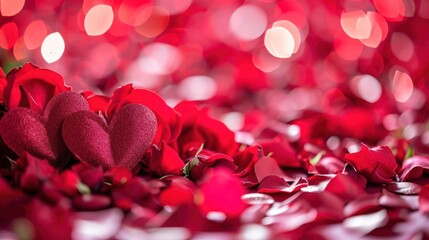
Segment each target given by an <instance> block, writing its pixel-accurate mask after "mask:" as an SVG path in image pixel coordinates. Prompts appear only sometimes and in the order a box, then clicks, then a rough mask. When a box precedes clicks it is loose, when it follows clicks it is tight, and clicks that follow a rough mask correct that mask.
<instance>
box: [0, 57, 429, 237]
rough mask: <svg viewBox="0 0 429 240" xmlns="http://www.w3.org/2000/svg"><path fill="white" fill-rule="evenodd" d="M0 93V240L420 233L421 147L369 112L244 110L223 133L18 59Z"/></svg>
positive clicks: (204, 121) (192, 112)
mask: <svg viewBox="0 0 429 240" xmlns="http://www.w3.org/2000/svg"><path fill="white" fill-rule="evenodd" d="M0 86H1V89H0V90H1V91H0V93H1V94H0V101H1V103H2V104H1V116H2V117H1V120H0V134H1V140H2V141H1V145H0V150H1V152H0V153H1V159H0V174H1V178H0V212H1V213H2V214H1V215H0V236H4V237H5V238H11V239H136V238H149V239H189V238H192V239H206V238H210V239H211V238H215V239H237V238H238V239H332V238H336V239H339V238H341V239H361V238H369V239H383V238H389V239H425V238H427V237H429V216H428V214H429V185H427V184H428V183H429V177H428V175H427V170H428V169H429V157H428V154H429V151H428V148H427V145H425V143H424V142H422V139H423V138H414V139H412V140H408V139H405V138H403V137H401V136H400V135H398V134H397V132H390V131H387V130H386V129H383V128H380V127H379V126H378V124H381V123H380V122H378V121H376V120H373V121H371V119H373V118H371V117H372V114H371V113H369V112H368V111H375V110H369V109H365V108H362V107H349V108H348V109H347V114H345V115H335V114H325V113H317V112H308V113H304V114H303V115H302V116H300V117H297V118H296V119H294V120H293V121H289V122H286V121H274V120H270V119H267V118H266V117H265V116H264V115H263V114H261V113H259V112H257V111H255V112H253V113H249V114H248V116H247V118H246V119H245V125H244V126H243V128H242V129H241V130H240V131H237V132H233V131H231V130H229V128H228V127H227V126H226V125H225V124H224V123H222V122H221V121H219V120H217V119H215V118H214V117H212V116H211V115H210V109H208V108H205V107H203V106H201V105H198V104H197V103H195V102H189V101H183V102H180V103H178V104H177V105H176V106H175V107H174V108H171V107H169V105H167V104H166V102H165V101H164V100H163V99H162V98H161V97H160V96H158V95H157V94H156V93H154V92H151V91H148V90H143V89H136V88H133V87H132V86H131V85H125V86H123V87H121V88H118V89H117V90H116V91H115V92H114V93H113V95H112V96H111V97H107V96H102V95H95V94H93V93H91V92H83V93H76V92H72V91H70V89H69V88H68V87H66V86H64V83H63V79H62V77H61V75H59V74H58V73H56V72H54V71H51V70H48V69H41V68H38V67H36V66H34V65H32V64H31V63H26V64H24V65H23V66H22V67H21V68H15V69H13V70H12V71H10V72H9V73H8V74H7V75H6V76H4V74H3V73H2V75H1V78H0ZM423 122H425V124H426V126H427V119H423ZM296 129H298V134H296ZM291 132H292V133H294V132H295V134H291Z"/></svg>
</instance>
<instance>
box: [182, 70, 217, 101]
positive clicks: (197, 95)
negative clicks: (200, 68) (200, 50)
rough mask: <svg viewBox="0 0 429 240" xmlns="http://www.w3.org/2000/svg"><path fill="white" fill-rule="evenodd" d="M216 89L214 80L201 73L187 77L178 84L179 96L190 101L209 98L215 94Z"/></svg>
mask: <svg viewBox="0 0 429 240" xmlns="http://www.w3.org/2000/svg"><path fill="white" fill-rule="evenodd" d="M216 91H217V84H216V81H215V80H213V78H211V77H208V76H203V75H201V76H191V77H187V78H185V79H183V80H182V81H181V82H180V84H179V86H178V93H179V95H180V97H181V98H182V99H186V100H192V101H198V100H207V99H210V98H211V97H213V96H214V95H215V94H216Z"/></svg>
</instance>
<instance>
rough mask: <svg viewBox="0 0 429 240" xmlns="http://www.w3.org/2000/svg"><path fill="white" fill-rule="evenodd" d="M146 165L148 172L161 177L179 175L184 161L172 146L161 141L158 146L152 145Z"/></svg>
mask: <svg viewBox="0 0 429 240" xmlns="http://www.w3.org/2000/svg"><path fill="white" fill-rule="evenodd" d="M147 165H148V168H149V171H150V172H152V173H154V174H155V175H157V176H161V177H163V176H166V175H181V174H182V169H183V167H184V166H185V163H184V162H183V160H182V159H181V158H180V156H179V155H178V154H177V152H176V151H175V150H174V149H173V148H171V147H170V146H168V145H167V144H166V143H165V142H162V144H161V146H160V148H158V147H157V146H156V145H153V146H152V156H151V158H150V159H149V160H148V163H147Z"/></svg>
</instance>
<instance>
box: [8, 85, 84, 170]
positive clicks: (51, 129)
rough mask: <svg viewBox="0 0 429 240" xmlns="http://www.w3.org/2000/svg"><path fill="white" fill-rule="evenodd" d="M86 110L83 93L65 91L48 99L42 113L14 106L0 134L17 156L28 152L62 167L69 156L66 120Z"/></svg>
mask: <svg viewBox="0 0 429 240" xmlns="http://www.w3.org/2000/svg"><path fill="white" fill-rule="evenodd" d="M87 109H89V106H88V102H87V101H86V100H85V98H84V97H83V96H81V95H80V94H78V93H75V92H63V93H60V94H58V95H56V96H55V97H53V98H52V99H51V100H50V101H49V103H48V104H47V106H46V108H45V110H44V113H43V116H42V115H40V114H39V113H36V112H35V111H33V110H31V109H29V108H15V109H13V110H12V111H10V112H7V113H6V114H5V115H4V116H3V118H2V119H1V121H0V134H1V136H2V138H3V140H4V142H5V143H6V144H7V145H8V146H9V147H10V148H11V149H12V150H13V151H14V152H15V153H17V154H18V155H20V156H21V155H22V154H24V153H25V152H28V153H29V154H31V155H33V156H36V157H38V158H41V159H47V160H49V161H51V163H53V164H54V165H56V166H61V165H63V164H64V163H66V162H67V160H68V158H69V157H70V152H69V151H68V150H67V146H66V145H65V143H64V141H63V140H62V137H61V125H62V123H63V120H64V119H65V117H66V116H67V115H69V114H71V113H74V112H77V111H81V110H87ZM60 159H61V161H59V160H60Z"/></svg>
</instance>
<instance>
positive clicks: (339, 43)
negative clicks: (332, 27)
mask: <svg viewBox="0 0 429 240" xmlns="http://www.w3.org/2000/svg"><path fill="white" fill-rule="evenodd" d="M334 47H335V52H336V53H337V54H338V56H339V57H341V58H342V59H344V60H347V61H355V60H357V59H358V58H359V57H360V56H361V54H362V51H363V45H362V43H361V42H360V41H359V40H356V39H352V38H349V37H347V36H345V35H344V34H339V35H338V36H337V37H336V38H335V40H334Z"/></svg>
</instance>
